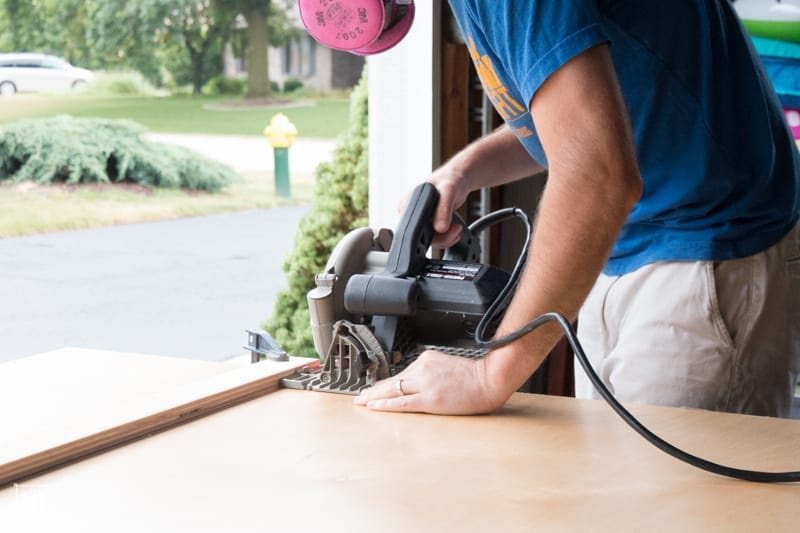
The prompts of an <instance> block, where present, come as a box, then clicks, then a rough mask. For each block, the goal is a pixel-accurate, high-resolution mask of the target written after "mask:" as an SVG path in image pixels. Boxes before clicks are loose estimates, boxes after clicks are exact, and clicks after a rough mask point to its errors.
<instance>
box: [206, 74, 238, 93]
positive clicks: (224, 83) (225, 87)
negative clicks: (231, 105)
mask: <svg viewBox="0 0 800 533" xmlns="http://www.w3.org/2000/svg"><path fill="white" fill-rule="evenodd" d="M246 88H247V80H244V79H241V78H228V77H226V76H221V75H220V76H214V77H213V78H211V79H210V80H208V82H206V84H205V85H204V86H203V94H204V95H206V96H218V95H223V94H232V95H237V96H238V95H242V94H244V91H245V89H246Z"/></svg>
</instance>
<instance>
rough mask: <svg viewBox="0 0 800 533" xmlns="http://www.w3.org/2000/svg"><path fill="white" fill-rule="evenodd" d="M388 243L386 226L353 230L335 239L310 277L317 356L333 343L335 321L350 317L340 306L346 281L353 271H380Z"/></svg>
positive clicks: (389, 233) (323, 355)
mask: <svg viewBox="0 0 800 533" xmlns="http://www.w3.org/2000/svg"><path fill="white" fill-rule="evenodd" d="M391 244H392V231H391V230H389V229H386V228H382V229H380V230H378V231H377V232H376V231H373V230H372V229H371V228H358V229H354V230H353V231H351V232H350V233H348V234H347V235H345V237H344V238H343V239H342V240H341V241H339V244H337V245H336V247H335V248H334V249H333V252H331V256H330V259H328V263H327V264H326V265H325V270H324V271H323V272H321V273H320V274H317V275H316V276H315V277H314V281H315V283H316V287H315V288H313V289H311V290H310V291H309V292H308V294H307V296H306V300H307V302H308V311H309V314H310V315H311V334H312V336H313V338H314V349H315V350H316V352H317V355H318V356H319V358H320V359H323V360H324V359H325V358H326V357H327V356H328V349H329V348H330V346H331V343H332V342H333V337H334V324H335V323H336V322H337V321H339V320H343V319H344V320H352V319H353V316H352V314H351V313H349V312H348V311H347V310H346V309H345V306H344V291H345V287H347V282H348V281H349V280H350V278H351V277H352V276H353V275H355V274H363V273H365V272H380V271H382V270H383V268H384V267H385V265H386V259H387V257H388V251H389V248H390V246H391Z"/></svg>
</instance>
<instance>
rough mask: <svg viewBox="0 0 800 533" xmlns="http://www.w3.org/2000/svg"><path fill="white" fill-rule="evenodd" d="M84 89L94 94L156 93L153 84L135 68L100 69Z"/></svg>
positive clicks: (136, 94) (145, 94)
mask: <svg viewBox="0 0 800 533" xmlns="http://www.w3.org/2000/svg"><path fill="white" fill-rule="evenodd" d="M86 91H87V92H89V93H91V94H96V95H112V96H113V95H120V96H152V95H155V94H158V89H156V88H155V87H154V86H153V84H151V83H150V82H149V81H147V79H146V78H145V77H144V76H142V74H141V73H140V72H138V71H136V70H115V71H101V72H97V73H96V79H95V82H94V83H93V84H91V85H90V86H89V87H87V88H86Z"/></svg>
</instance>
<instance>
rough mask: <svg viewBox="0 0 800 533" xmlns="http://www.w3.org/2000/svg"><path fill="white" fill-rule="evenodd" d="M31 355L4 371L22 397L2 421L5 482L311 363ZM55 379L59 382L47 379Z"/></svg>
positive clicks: (202, 410)
mask: <svg viewBox="0 0 800 533" xmlns="http://www.w3.org/2000/svg"><path fill="white" fill-rule="evenodd" d="M70 355H71V356H70ZM30 359H31V360H30V361H21V362H20V363H18V364H17V365H14V366H12V367H11V368H10V369H9V372H8V373H6V374H2V373H0V376H2V379H3V380H4V381H5V384H6V385H7V386H8V389H10V390H12V392H14V391H16V392H18V393H19V395H18V396H13V395H11V394H9V392H8V390H7V391H5V393H4V394H6V395H7V396H6V397H5V398H3V399H4V400H6V401H7V402H11V401H14V402H15V403H14V404H13V408H11V409H7V410H6V415H5V417H4V420H3V421H2V423H3V426H0V427H6V428H12V430H11V431H9V432H8V433H5V434H4V436H3V438H2V441H0V444H2V445H1V446H0V486H3V485H5V484H8V483H11V482H15V481H19V480H20V479H22V478H25V477H27V476H30V475H33V474H36V473H39V472H41V471H44V470H46V469H50V468H53V467H55V466H59V465H61V464H64V463H66V462H69V461H74V460H77V459H80V458H83V457H84V456H87V455H89V454H93V453H96V452H99V451H104V450H106V449H108V448H110V447H113V446H117V445H119V444H122V443H125V442H128V441H130V440H131V439H136V438H140V437H142V436H144V435H148V434H150V433H153V432H156V431H161V430H163V429H166V428H169V427H171V426H174V425H176V424H180V423H183V422H185V421H187V420H191V419H194V418H198V417H201V416H205V415H207V414H209V413H212V412H216V411H218V410H220V409H224V408H227V407H230V406H231V405H235V404H238V403H241V402H243V401H247V400H250V399H252V398H255V397H258V396H261V395H263V394H266V393H268V392H271V391H272V390H275V389H277V387H278V381H279V380H280V377H282V376H284V375H287V374H290V373H293V372H295V371H296V369H297V368H299V367H301V366H303V365H306V364H308V363H309V360H307V359H293V360H292V361H289V362H286V363H274V362H272V361H265V362H262V363H259V364H257V365H247V366H245V367H241V368H235V369H234V368H233V367H231V366H230V365H227V364H225V363H207V364H198V365H194V364H192V363H193V362H191V361H185V360H174V359H170V358H158V357H148V356H137V355H136V354H117V353H114V352H100V353H98V352H88V351H83V352H81V351H78V352H70V354H66V356H65V354H63V353H61V354H54V353H50V354H46V355H45V356H42V357H38V358H36V357H35V358H30ZM62 367H63V368H62ZM67 367H68V368H67ZM0 370H2V369H0ZM59 371H61V372H59ZM70 371H71V372H70ZM103 371H105V372H107V373H104V372H103ZM62 372H63V373H62ZM69 375H72V376H73V378H72V379H69V378H67V376H69ZM60 376H64V378H63V382H62V381H61V377H60ZM120 376H125V377H124V378H121V377H120ZM136 378H140V379H136ZM64 382H66V383H70V382H71V383H70V385H72V386H71V387H65V384H64ZM48 383H49V384H51V385H53V387H52V388H45V387H43V386H42V384H48ZM26 384H27V385H28V386H29V388H27V389H26ZM109 385H118V386H120V387H119V388H114V387H110V386H109ZM120 389H121V390H120ZM148 393H150V394H148ZM62 400H63V401H62ZM7 405H8V404H7ZM48 407H49V409H48ZM51 411H53V412H51ZM57 416H60V418H57ZM43 420H46V421H47V423H46V424H44V423H43V422H42V421H43Z"/></svg>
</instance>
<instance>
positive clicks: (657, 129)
mask: <svg viewBox="0 0 800 533" xmlns="http://www.w3.org/2000/svg"><path fill="white" fill-rule="evenodd" d="M450 4H451V7H452V10H453V12H454V14H455V16H456V18H457V20H458V23H459V25H460V27H461V29H462V32H463V35H464V37H465V40H466V42H467V45H468V47H469V50H470V54H471V56H472V59H473V61H474V63H475V66H476V68H477V70H478V73H479V75H480V77H481V81H482V83H483V85H484V89H485V90H486V91H487V93H488V94H489V97H490V98H491V100H492V102H493V104H494V106H495V109H496V110H497V111H498V113H499V114H500V115H501V116H502V117H503V118H504V119H505V121H506V125H505V127H503V128H501V129H499V130H498V131H496V132H494V133H493V134H491V135H489V136H487V137H484V138H482V139H480V140H479V141H477V142H475V143H474V144H472V145H470V146H468V147H467V148H466V149H465V150H463V151H462V152H461V153H459V154H458V155H456V156H455V157H454V158H453V159H452V160H450V161H449V162H447V163H446V164H445V165H444V166H443V167H441V168H440V169H438V170H437V171H436V172H435V173H434V174H433V176H432V177H431V178H430V181H431V182H433V183H434V184H435V186H436V187H437V188H438V190H439V192H440V193H441V200H440V203H439V206H438V210H437V214H436V218H435V221H434V227H435V229H436V230H437V232H440V233H442V234H443V235H442V236H441V240H442V242H449V241H452V240H453V237H454V235H455V232H456V231H457V229H458V228H453V227H450V213H451V211H452V210H453V209H454V208H455V207H457V206H459V205H460V204H461V203H462V202H463V201H464V200H465V198H466V195H467V193H468V192H469V191H471V190H474V189H477V188H479V187H485V186H492V185H499V184H502V183H507V182H510V181H513V180H516V179H520V178H522V177H525V176H529V175H531V174H533V173H535V172H537V171H538V170H539V169H541V168H542V167H545V168H547V170H548V175H549V177H548V182H547V186H546V189H545V192H544V195H543V198H542V201H541V204H540V206H539V212H538V217H537V222H536V230H535V234H534V238H533V242H532V248H531V250H530V253H529V258H528V264H527V267H526V270H525V273H524V274H523V276H522V279H521V282H520V284H519V287H518V289H517V292H516V294H515V297H514V299H513V301H512V303H511V304H510V306H509V308H508V311H507V313H506V316H505V318H504V320H503V322H502V324H501V326H500V331H499V332H498V335H500V334H506V333H509V332H511V331H513V330H516V329H518V328H519V327H521V326H523V325H524V324H525V323H526V322H529V321H530V320H531V319H533V318H534V317H536V316H538V315H540V314H542V313H545V312H548V311H557V312H560V313H562V314H564V315H565V316H567V317H568V318H570V319H573V318H575V317H576V316H578V312H579V310H580V318H579V333H580V336H581V341H582V343H583V345H584V347H585V349H586V352H587V354H588V355H589V357H590V358H591V359H593V366H594V368H595V369H596V371H597V372H598V374H599V375H600V376H601V378H602V379H603V381H604V382H605V383H606V384H607V386H608V387H609V389H610V390H611V391H612V392H613V393H614V394H615V395H616V396H617V398H618V399H620V400H622V401H629V402H639V403H650V404H662V405H674V406H688V407H698V408H705V409H714V410H721V411H732V412H742V413H751V414H759V415H769V416H788V415H789V412H790V409H791V402H792V396H793V391H794V384H795V383H796V380H797V374H798V367H800V331H799V329H800V226H798V213H799V212H800V156H798V153H797V148H796V146H795V144H794V141H793V140H792V139H791V137H790V134H789V131H788V129H787V126H786V125H785V123H784V119H783V116H782V113H781V110H780V107H779V105H778V102H777V98H776V97H775V95H774V93H773V91H772V89H771V88H770V87H769V82H768V81H766V78H765V76H764V74H763V72H762V70H761V68H760V66H759V65H758V62H757V60H756V59H755V56H754V53H753V51H752V48H751V45H750V43H749V39H748V37H747V36H746V35H745V34H744V32H743V30H742V28H741V25H740V23H739V21H738V19H737V17H736V15H735V13H734V11H733V9H732V8H731V6H730V5H729V3H728V2H727V1H725V0H676V1H673V2H660V1H656V0H652V1H642V0H608V1H601V0H571V1H557V2H556V1H549V0H509V1H505V2H497V1H496V0H463V1H459V0H451V2H450ZM601 272H602V273H601ZM587 297H588V298H587ZM560 335H561V332H560V331H559V330H557V329H556V327H555V326H553V325H548V326H544V327H541V328H539V329H537V330H535V331H534V332H532V333H530V334H528V335H526V336H524V337H522V338H521V339H519V340H517V341H515V342H513V343H511V344H509V345H506V346H504V347H502V348H499V349H496V350H493V351H492V352H490V353H489V354H488V355H487V356H486V357H485V358H483V359H480V360H477V361H474V360H470V359H466V358H458V357H451V356H447V355H444V354H441V353H438V352H433V351H429V352H426V353H425V354H423V356H421V357H420V358H419V360H418V361H417V362H416V363H415V364H413V365H411V366H410V367H409V368H407V369H406V370H405V371H404V372H403V373H402V374H401V375H399V376H397V377H395V378H392V379H389V380H386V381H384V382H380V383H378V384H377V385H375V386H374V387H373V388H371V389H368V390H366V391H364V392H363V393H362V394H361V395H360V396H359V397H357V399H356V403H358V404H361V405H366V406H367V407H369V408H372V409H379V410H388V411H423V412H430V413H443V414H470V413H488V412H491V411H493V410H495V409H497V408H498V407H500V406H501V405H502V404H503V403H504V402H505V401H506V400H507V399H508V397H509V396H510V395H511V394H512V393H513V392H514V391H515V390H517V388H518V387H519V386H520V385H521V384H522V383H523V382H524V381H525V380H526V379H527V377H528V376H529V375H530V374H531V372H532V371H533V370H535V369H536V368H537V366H538V365H539V364H540V363H541V362H542V360H543V359H544V357H545V356H546V354H547V353H548V352H549V350H550V349H551V348H552V346H553V345H554V344H555V342H556V341H557V340H558V338H559V337H560ZM580 374H582V371H581V372H580ZM398 379H402V382H401V386H400V387H398V386H397V381H398ZM576 379H577V383H576V390H577V393H578V396H579V397H591V396H592V390H591V386H590V385H589V384H588V382H587V381H586V378H585V376H582V375H577V376H576Z"/></svg>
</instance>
